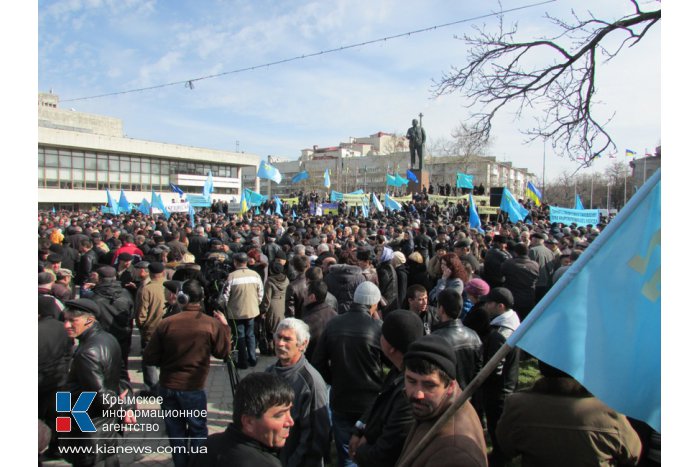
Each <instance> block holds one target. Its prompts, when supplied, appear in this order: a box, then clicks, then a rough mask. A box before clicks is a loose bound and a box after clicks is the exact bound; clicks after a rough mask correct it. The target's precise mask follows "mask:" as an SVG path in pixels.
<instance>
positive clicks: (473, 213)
mask: <svg viewBox="0 0 700 467" xmlns="http://www.w3.org/2000/svg"><path fill="white" fill-rule="evenodd" d="M469 227H471V228H472V229H476V230H477V231H478V232H479V233H484V229H482V228H481V219H480V218H479V213H478V212H477V210H476V205H475V204H474V198H472V195H471V194H470V195H469Z"/></svg>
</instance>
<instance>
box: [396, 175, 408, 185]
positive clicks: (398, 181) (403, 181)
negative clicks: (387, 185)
mask: <svg viewBox="0 0 700 467" xmlns="http://www.w3.org/2000/svg"><path fill="white" fill-rule="evenodd" d="M394 179H395V180H396V186H404V185H408V179H406V178H403V177H402V176H401V175H399V174H396V175H394Z"/></svg>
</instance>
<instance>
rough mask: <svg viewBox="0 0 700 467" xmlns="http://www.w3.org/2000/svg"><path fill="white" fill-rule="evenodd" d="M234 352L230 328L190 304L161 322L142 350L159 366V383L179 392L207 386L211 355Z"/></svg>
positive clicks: (149, 359) (145, 357)
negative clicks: (232, 350)
mask: <svg viewBox="0 0 700 467" xmlns="http://www.w3.org/2000/svg"><path fill="white" fill-rule="evenodd" d="M230 351H231V328H229V327H228V326H225V325H223V324H221V323H220V322H219V321H218V320H217V319H215V318H212V317H211V316H207V315H205V314H204V313H202V311H201V308H200V305H199V304H190V305H187V306H186V307H185V309H184V310H182V311H181V312H180V313H178V314H176V315H173V316H171V317H169V318H166V319H164V320H162V321H161V322H160V324H159V325H158V327H157V328H156V330H155V331H154V333H153V335H152V336H151V340H150V341H149V342H148V345H147V346H146V348H145V349H144V351H143V359H144V361H145V362H146V363H147V364H149V365H157V366H159V367H160V384H161V385H162V386H164V387H166V388H168V389H173V390H176V391H195V390H201V389H204V385H205V383H206V381H207V375H208V374H209V359H210V357H211V356H214V357H216V358H221V359H223V358H224V357H226V356H227V355H228V354H229V352H230Z"/></svg>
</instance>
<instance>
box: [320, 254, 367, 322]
mask: <svg viewBox="0 0 700 467" xmlns="http://www.w3.org/2000/svg"><path fill="white" fill-rule="evenodd" d="M323 280H324V281H325V282H326V285H327V286H328V291H329V292H330V293H332V294H333V296H334V297H335V298H336V299H337V300H338V314H341V315H342V314H343V313H345V312H346V311H348V310H349V309H350V305H351V304H352V297H353V295H354V294H355V289H356V288H357V286H358V285H360V284H361V283H362V282H364V281H365V276H363V275H362V269H360V267H359V266H355V265H351V264H336V265H333V266H331V267H330V269H329V270H328V274H326V275H325V276H324V277H323Z"/></svg>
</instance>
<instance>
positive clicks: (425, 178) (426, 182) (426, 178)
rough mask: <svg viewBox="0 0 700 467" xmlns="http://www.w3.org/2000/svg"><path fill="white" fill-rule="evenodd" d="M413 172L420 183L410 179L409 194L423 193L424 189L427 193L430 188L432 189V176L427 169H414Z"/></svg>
mask: <svg viewBox="0 0 700 467" xmlns="http://www.w3.org/2000/svg"><path fill="white" fill-rule="evenodd" d="M411 172H413V173H414V174H416V178H418V183H416V182H414V181H412V180H410V179H409V180H408V191H409V193H422V192H423V188H424V187H425V190H426V192H427V191H428V188H430V174H429V173H428V171H427V170H425V169H423V170H418V169H412V170H411Z"/></svg>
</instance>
